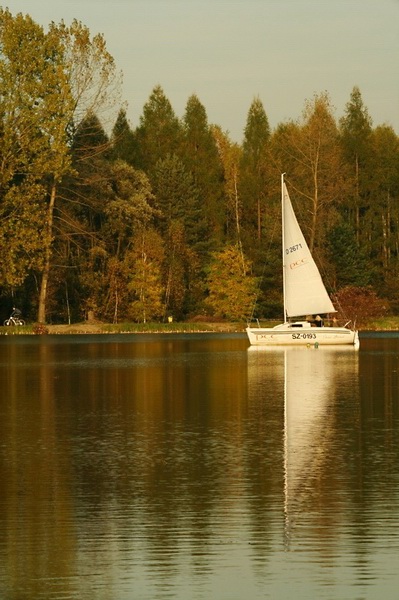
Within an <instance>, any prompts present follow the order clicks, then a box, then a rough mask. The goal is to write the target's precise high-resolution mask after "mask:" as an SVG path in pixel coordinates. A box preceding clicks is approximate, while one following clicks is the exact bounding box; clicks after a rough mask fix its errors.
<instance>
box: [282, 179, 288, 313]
mask: <svg viewBox="0 0 399 600" xmlns="http://www.w3.org/2000/svg"><path fill="white" fill-rule="evenodd" d="M284 175H285V173H282V174H281V232H282V233H281V240H282V244H283V247H282V252H283V300H284V323H286V321H287V309H286V305H285V236H284Z"/></svg>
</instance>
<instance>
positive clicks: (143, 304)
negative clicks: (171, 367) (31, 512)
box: [0, 9, 399, 322]
mask: <svg viewBox="0 0 399 600" xmlns="http://www.w3.org/2000/svg"><path fill="white" fill-rule="evenodd" d="M110 115H113V117H112V120H110ZM282 172H285V173H286V181H287V185H288V187H289V189H290V195H291V198H292V200H293V204H294V208H295V211H296V214H297V217H298V220H299V222H300V224H301V226H302V229H303V230H304V233H305V237H306V238H307V240H308V243H309V245H310V247H311V249H312V250H313V252H314V255H315V257H316V261H317V262H318V264H319V267H320V268H321V270H322V272H326V273H327V281H328V286H329V288H330V292H331V293H336V294H338V296H337V297H342V298H349V297H350V298H357V297H360V296H359V294H361V290H367V294H368V297H370V298H371V297H373V298H374V297H376V298H381V299H382V300H381V303H378V302H374V301H373V305H374V306H384V307H387V309H390V310H392V311H397V310H399V304H398V301H397V297H398V295H399V294H398V292H399V138H398V135H397V133H396V132H395V131H394V130H393V129H392V127H390V126H389V125H386V124H382V125H379V126H376V127H374V126H373V122H372V119H371V116H370V115H369V112H368V109H367V107H366V106H365V104H364V102H363V98H362V95H361V92H360V89H359V88H358V87H356V86H354V88H353V90H352V92H351V95H350V98H349V100H348V103H347V104H346V106H345V107H344V112H343V116H342V117H341V118H340V119H337V118H336V115H335V109H334V107H333V106H332V103H331V100H330V97H329V95H328V93H327V92H322V93H320V94H315V95H314V97H313V98H310V99H308V100H306V101H305V103H304V110H303V112H302V115H301V116H300V117H299V118H298V119H296V120H294V119H292V120H288V121H286V122H282V123H279V124H277V126H276V127H275V128H274V129H273V128H271V127H270V124H269V120H268V117H267V113H266V110H265V107H264V106H263V104H262V101H261V100H260V98H258V97H255V98H254V99H253V101H252V103H251V104H250V107H249V109H248V114H247V120H246V124H245V128H244V130H243V139H242V142H241V143H238V142H236V141H233V140H232V139H231V137H230V135H229V133H228V132H225V131H223V130H222V129H221V127H220V126H219V125H218V124H215V123H213V124H210V123H209V122H208V117H207V112H206V109H205V106H204V105H203V104H202V103H201V101H200V99H199V98H198V97H197V96H196V95H195V94H193V95H191V96H190V97H189V98H188V100H187V104H186V107H185V111H184V114H183V116H182V117H181V118H179V117H178V116H177V115H176V113H175V111H174V109H173V106H172V104H171V102H170V101H169V99H168V98H167V96H166V94H165V92H164V90H163V88H162V87H161V85H159V84H158V85H156V86H155V87H154V88H153V90H152V91H151V93H150V95H149V98H148V101H147V102H146V103H145V104H144V106H143V111H142V115H141V117H140V121H139V123H138V125H137V127H135V128H134V127H132V125H131V124H130V123H129V120H128V117H127V111H126V106H125V105H123V104H121V101H120V75H119V73H118V70H117V68H116V65H115V62H114V60H113V58H112V56H111V55H110V54H109V52H108V50H107V47H106V43H105V40H104V38H103V36H101V35H91V33H90V31H89V30H88V28H87V27H86V26H84V25H83V24H81V23H79V22H77V21H74V22H73V23H72V24H71V25H70V26H68V25H66V24H65V23H63V22H61V23H60V24H58V25H57V24H54V23H52V24H51V25H50V26H49V28H48V30H47V31H45V30H44V29H43V28H42V27H41V26H39V25H37V24H36V23H35V22H34V21H33V19H32V18H31V17H29V15H22V14H17V15H16V16H13V15H12V14H11V13H10V11H9V10H8V9H0V249H1V253H2V261H1V264H0V297H1V302H2V304H1V305H2V307H3V311H4V313H5V314H7V313H8V310H9V305H10V304H11V303H18V304H19V305H20V306H21V307H22V308H23V310H24V313H25V316H26V317H27V318H28V319H30V320H33V321H39V322H45V321H53V322H60V321H61V322H62V321H65V320H71V319H72V320H80V319H83V318H87V316H88V315H89V314H90V316H94V317H96V318H99V319H104V320H108V321H113V322H116V321H121V320H128V319H131V320H136V321H147V320H151V319H157V320H162V319H166V318H168V316H171V315H172V316H173V317H174V318H176V319H190V318H195V317H197V318H204V316H207V317H212V318H225V319H240V320H242V319H246V318H248V317H250V316H251V314H252V312H253V310H254V302H255V299H256V300H257V308H256V309H255V314H256V316H258V317H264V318H272V317H275V316H276V315H280V314H281V312H282V289H281V288H282V286H281V244H280V236H281V220H280V189H279V183H280V174H281V173H282ZM341 290H343V291H342V292H341V296H340V291H341ZM345 290H346V291H345ZM348 290H349V291H350V293H349V291H348ZM359 290H360V292H359ZM364 293H365V292H363V296H364ZM384 310H385V308H384Z"/></svg>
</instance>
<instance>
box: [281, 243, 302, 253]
mask: <svg viewBox="0 0 399 600" xmlns="http://www.w3.org/2000/svg"><path fill="white" fill-rule="evenodd" d="M301 248H302V244H295V245H294V246H290V247H289V248H286V249H285V253H286V254H291V252H296V251H297V250H300V249H301Z"/></svg>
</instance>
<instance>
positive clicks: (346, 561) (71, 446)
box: [0, 334, 399, 600]
mask: <svg viewBox="0 0 399 600" xmlns="http://www.w3.org/2000/svg"><path fill="white" fill-rule="evenodd" d="M398 382H399V336H397V335H389V334H386V335H378V334H374V335H372V334H370V335H363V336H361V347H360V350H359V351H355V350H354V349H352V348H349V349H328V348H318V349H314V348H298V349H287V350H261V349H258V350H256V349H253V348H250V349H248V343H247V340H246V338H245V337H244V336H243V335H239V334H237V335H215V334H209V335H201V334H195V335H181V336H179V335H158V336H150V335H136V336H134V335H121V336H113V335H109V336H65V337H62V336H17V337H11V336H9V337H5V336H2V337H1V338H0V385H1V388H0V389H1V398H0V461H1V462H0V466H1V470H0V484H1V488H0V491H1V493H0V598H1V600H41V599H43V600H52V599H57V600H61V599H62V600H66V599H77V598H79V599H80V600H93V599H96V600H103V599H104V600H105V599H107V600H108V599H109V600H125V599H126V600H127V599H129V600H131V599H134V600H135V599H137V600H147V599H148V600H157V599H162V600H163V599H176V600H197V599H198V600H199V599H204V600H205V599H206V600H209V599H215V600H236V599H237V600H243V599H248V600H258V599H259V600H260V599H264V598H272V599H289V600H292V599H295V600H297V599H302V598H303V599H306V600H310V599H313V598H315V599H316V598H317V599H328V600H331V599H340V600H344V599H356V600H361V599H377V598H384V599H385V600H390V599H395V600H396V599H397V598H398V588H399V574H398V567H399V390H398Z"/></svg>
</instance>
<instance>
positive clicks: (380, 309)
mask: <svg viewBox="0 0 399 600" xmlns="http://www.w3.org/2000/svg"><path fill="white" fill-rule="evenodd" d="M333 302H334V305H335V308H336V309H337V311H338V317H339V318H340V319H346V318H351V319H352V321H356V322H357V323H358V324H360V323H366V322H367V321H368V320H369V319H373V318H378V317H383V316H385V315H386V314H387V313H388V312H389V308H390V307H389V302H388V300H385V299H383V298H379V297H378V296H377V294H376V293H375V291H374V290H373V289H372V288H371V287H369V286H367V287H356V286H346V287H344V288H342V289H340V290H339V292H337V293H336V294H335V295H334V296H333Z"/></svg>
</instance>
